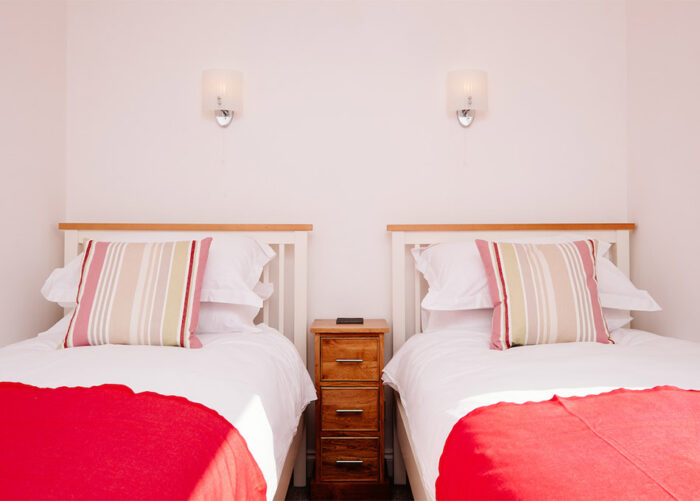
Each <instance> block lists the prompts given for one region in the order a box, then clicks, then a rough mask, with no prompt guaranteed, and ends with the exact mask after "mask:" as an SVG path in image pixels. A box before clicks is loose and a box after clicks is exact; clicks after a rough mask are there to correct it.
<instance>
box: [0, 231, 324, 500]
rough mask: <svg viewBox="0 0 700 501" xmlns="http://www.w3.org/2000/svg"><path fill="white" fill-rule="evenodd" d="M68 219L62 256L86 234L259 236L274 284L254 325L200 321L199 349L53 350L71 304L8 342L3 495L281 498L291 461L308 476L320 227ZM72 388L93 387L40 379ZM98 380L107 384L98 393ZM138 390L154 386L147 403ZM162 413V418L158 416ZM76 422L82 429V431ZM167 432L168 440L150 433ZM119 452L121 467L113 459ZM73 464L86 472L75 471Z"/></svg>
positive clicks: (69, 255) (298, 474)
mask: <svg viewBox="0 0 700 501" xmlns="http://www.w3.org/2000/svg"><path fill="white" fill-rule="evenodd" d="M60 228H61V229H62V230H64V233H65V263H66V265H68V264H69V263H71V262H72V261H73V260H74V259H75V258H76V256H78V254H79V252H81V251H82V250H83V243H84V242H85V241H86V240H89V239H93V240H99V241H131V242H154V241H176V240H186V239H198V238H205V237H209V236H213V238H214V239H215V240H217V241H219V242H226V241H227V240H229V239H232V238H239V237H241V236H244V237H250V238H252V239H254V240H256V241H258V242H261V243H263V244H267V245H270V246H271V247H272V248H274V250H275V251H276V253H277V258H276V259H275V260H273V261H271V262H270V263H269V264H267V265H266V266H265V268H264V270H263V272H262V276H261V277H260V279H261V280H262V281H263V282H265V283H272V284H273V285H274V291H275V292H274V294H273V295H272V297H271V298H269V299H268V300H266V301H265V302H264V305H263V308H262V311H261V312H260V317H261V318H260V320H262V321H264V323H265V325H263V326H261V327H260V328H259V329H257V330H258V331H257V332H217V333H203V334H200V333H198V334H197V336H198V337H199V339H200V340H201V343H202V345H203V347H202V348H201V349H183V348H178V347H172V346H142V345H118V344H103V345H100V346H83V347H78V348H69V349H57V347H58V346H59V345H60V344H62V342H63V340H64V337H65V335H66V330H67V329H68V325H69V322H70V319H71V315H70V314H68V315H66V317H65V318H64V319H62V320H61V321H59V322H58V323H57V324H56V325H54V326H53V327H52V328H50V329H49V330H48V331H46V332H44V333H41V334H40V335H38V336H37V337H34V338H32V339H28V340H25V341H23V342H20V343H16V344H14V345H11V346H8V347H5V348H3V349H2V350H0V381H2V382H4V383H3V384H5V387H4V388H3V390H4V391H5V393H3V398H4V399H5V402H3V403H4V406H3V411H2V417H3V423H4V425H5V427H4V429H3V430H2V431H0V435H2V443H3V449H4V450H3V453H2V456H3V460H2V461H1V463H2V467H3V470H2V472H1V473H0V477H1V479H2V480H0V485H2V487H0V492H1V493H2V495H1V496H0V497H3V498H66V497H72V498H80V497H82V498H96V497H106V498H149V497H150V498H153V497H157V498H173V497H174V498H182V497H198V498H201V497H208V498H212V497H213V498H217V497H218V498H228V497H238V498H240V497H245V498H259V497H261V496H262V497H265V498H267V499H277V500H278V499H284V497H285V494H286V492H287V487H288V485H289V482H290V478H291V475H292V470H294V483H295V484H296V485H304V483H305V481H306V447H305V443H306V434H305V425H304V419H303V416H304V414H303V413H304V410H305V408H306V406H307V405H308V404H309V403H310V402H311V401H313V400H315V398H316V395H315V390H314V387H313V383H312V382H311V379H310V377H309V374H308V370H307V368H306V339H307V302H306V287H307V234H308V232H309V231H310V230H311V226H310V225H188V224H186V225H178V224H168V225H149V224H126V225H121V224H70V223H68V224H61V225H60ZM256 280H257V278H256ZM290 292H291V294H290ZM290 296H291V297H290ZM283 333H290V334H291V335H290V336H289V338H288V337H285V335H284V334H283ZM12 383H18V384H17V385H15V386H13V385H12ZM25 385H30V386H25ZM99 385H106V386H99ZM115 385H121V386H119V387H117V386H115ZM34 387H37V388H34ZM65 387H68V388H73V387H80V388H86V389H92V390H93V391H92V392H88V391H87V390H86V391H85V392H83V393H81V394H79V395H76V394H75V392H73V394H72V395H64V396H63V397H62V398H61V399H58V396H59V394H58V393H56V392H54V393H53V394H47V393H40V392H39V391H38V389H44V388H65ZM90 387H96V388H99V389H101V390H103V391H102V393H99V394H97V393H95V388H90ZM124 387H126V388H128V389H129V390H131V391H132V392H134V393H135V394H136V395H133V394H131V393H130V392H129V391H128V390H127V389H125V388H124ZM20 390H23V392H24V393H22V392H20ZM28 390H33V391H32V393H27V391H28ZM143 392H147V393H143ZM64 393H65V392H64ZM139 395H146V396H150V397H154V398H150V399H149V400H146V401H141V402H139V401H138V398H135V396H139ZM160 396H166V397H168V399H167V400H164V399H161V398H159V397H160ZM156 397H158V398H156ZM171 397H184V398H185V399H187V400H188V401H189V402H191V403H193V404H195V405H196V404H201V405H199V406H195V407H192V406H189V407H187V409H182V408H181V407H178V405H180V404H182V403H183V401H181V400H178V399H177V398H171ZM53 399H56V400H53ZM37 401H39V402H41V401H46V402H49V401H53V408H51V407H49V408H48V409H33V410H32V412H33V414H30V413H29V409H30V407H31V406H32V405H34V404H33V402H37ZM110 401H114V402H120V403H119V405H120V406H123V407H124V408H127V406H133V411H132V412H131V413H130V414H129V415H126V416H116V415H115V414H114V413H113V411H114V410H115V409H114V407H115V406H117V405H118V404H117V403H114V404H110V403H109V402H110ZM57 403H58V404H57ZM47 405H48V404H47ZM57 407H58V408H57ZM129 408H131V407H129ZM25 410H26V411H27V415H24V412H25ZM180 411H182V415H183V416H184V415H188V414H191V420H190V421H189V422H184V421H183V422H180V421H178V420H175V419H173V420H172V421H170V419H169V417H170V415H172V413H173V412H180ZM211 411H214V412H213V413H212V412H211ZM158 412H162V413H163V415H164V416H165V419H166V422H157V421H158V420H159V418H158V414H157V413H158ZM137 413H143V416H139V415H135V414H137ZM162 417H163V416H161V418H162ZM221 418H223V420H225V421H222V419H221ZM117 419H119V422H117ZM22 420H23V421H22ZM67 420H71V421H72V422H69V423H67V424H66V423H65V422H66V421H67ZM112 421H113V422H112ZM32 422H34V424H33V425H32V426H31V429H27V426H29V425H28V424H27V423H32ZM8 423H10V424H8ZM231 426H233V429H232V428H231ZM23 427H24V428H23ZM81 428H82V429H83V430H85V432H84V433H83V434H82V435H80V436H74V435H73V434H74V432H78V431H79V430H80V429H81ZM149 431H150V432H149ZM234 432H237V433H236V437H234V436H233V435H234ZM217 433H218V435H217ZM118 434H128V435H129V436H124V437H119V436H116V437H115V435H118ZM158 434H161V435H162V437H161V441H160V442H152V440H155V439H156V438H157V437H155V436H156V435H158ZM222 434H223V435H222ZM240 437H242V438H243V441H241V440H240ZM9 444H12V446H10V445H9ZM105 444H109V445H108V446H106V445H105ZM105 447H109V449H110V450H105ZM206 447H208V448H209V449H206ZM61 449H62V450H61ZM119 449H124V450H119ZM154 449H155V450H154ZM246 449H247V450H246ZM70 450H73V457H70V456H71V455H70V453H69V452H68V451H70ZM115 450H116V452H115ZM178 451H179V452H178ZM227 451H228V452H227ZM83 452H84V453H85V454H84V457H83ZM183 452H184V453H183ZM248 452H249V454H248ZM76 456H78V457H76ZM114 461H119V463H120V466H117V465H110V464H104V463H109V462H114ZM113 466H114V467H113ZM236 471H237V472H238V473H236ZM66 472H69V473H70V476H71V477H75V478H77V479H80V483H79V484H76V483H74V482H73V481H72V480H66V477H67V475H66ZM142 473H143V474H144V476H143V477H141V475H142ZM261 475H262V478H261ZM190 480H192V481H190ZM178 482H180V483H181V484H182V485H178ZM187 482H189V484H188V483H187ZM62 489H63V490H62Z"/></svg>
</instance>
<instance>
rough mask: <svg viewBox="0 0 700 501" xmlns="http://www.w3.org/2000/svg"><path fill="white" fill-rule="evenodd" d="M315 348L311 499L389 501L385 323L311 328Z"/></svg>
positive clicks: (318, 322) (321, 322)
mask: <svg viewBox="0 0 700 501" xmlns="http://www.w3.org/2000/svg"><path fill="white" fill-rule="evenodd" d="M311 332H312V333H313V334H314V335H315V347H316V392H317V394H318V401H317V402H316V469H315V472H314V477H313V479H312V481H311V498H312V499H388V498H390V497H391V486H390V484H389V481H388V480H387V478H386V472H385V468H384V388H383V386H382V381H381V377H382V368H383V366H384V334H385V333H387V332H389V325H388V324H387V323H386V321H385V320H378V319H366V320H365V322H364V324H346V325H336V323H335V320H315V321H314V322H313V324H311Z"/></svg>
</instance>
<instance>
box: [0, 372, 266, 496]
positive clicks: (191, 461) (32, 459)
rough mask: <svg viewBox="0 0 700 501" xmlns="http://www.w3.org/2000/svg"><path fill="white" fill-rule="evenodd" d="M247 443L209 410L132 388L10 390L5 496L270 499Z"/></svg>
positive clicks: (5, 391) (0, 395) (0, 434)
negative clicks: (132, 389)
mask: <svg viewBox="0 0 700 501" xmlns="http://www.w3.org/2000/svg"><path fill="white" fill-rule="evenodd" d="M265 490H266V484H265V479H264V478H263V475H262V473H261V471H260V468H259V467H258V465H257V464H256V462H255V460H254V459H253V457H252V456H251V454H250V451H249V450H248V447H247V445H246V443H245V440H244V439H243V438H242V437H241V436H240V434H239V433H238V431H237V430H236V429H235V428H234V427H233V426H231V424H230V423H229V422H228V421H226V420H225V419H224V418H223V417H221V416H220V415H219V414H217V413H216V412H214V411H212V410H211V409H208V408H207V407H205V406H203V405H199V404H195V403H192V402H190V401H189V400H186V399H184V398H180V397H172V396H163V395H159V394H157V393H150V392H144V393H137V394H135V393H134V392H133V391H131V390H130V389H129V388H127V387H126V386H121V385H102V386H96V387H92V388H56V389H47V388H36V387H34V386H28V385H24V384H19V383H0V498H4V499H18V498H19V499H47V498H52V499H186V498H200V499H201V498H209V499H211V498H215V499H265Z"/></svg>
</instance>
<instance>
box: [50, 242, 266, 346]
mask: <svg viewBox="0 0 700 501" xmlns="http://www.w3.org/2000/svg"><path fill="white" fill-rule="evenodd" d="M274 257H275V251H274V250H273V249H272V248H271V247H270V246H269V245H266V244H262V243H260V242H258V241H256V240H254V239H252V238H248V237H243V236H235V235H232V236H227V237H226V238H225V239H219V238H216V239H213V240H212V241H211V245H210V247H209V256H208V259H206V258H205V260H206V263H205V264H206V265H205V267H204V275H203V277H202V280H201V297H200V304H199V321H198V323H197V328H196V332H197V333H219V332H257V331H259V328H258V327H256V326H255V324H254V320H255V318H256V317H257V315H258V313H259V311H260V308H262V306H263V301H265V300H266V299H268V298H269V297H270V296H271V295H272V292H273V286H272V284H267V283H261V282H260V276H261V274H262V271H263V268H264V267H265V265H266V264H267V263H269V262H270V261H271V260H272V259H273V258H274ZM83 260H84V253H82V254H80V255H79V256H77V257H76V258H75V259H73V260H72V261H71V262H70V263H68V264H67V265H66V266H65V267H64V268H57V269H55V270H54V271H53V272H52V273H51V275H50V276H49V277H48V279H47V280H46V282H45V283H44V285H43V287H42V288H41V293H42V295H43V296H44V297H45V298H46V299H47V300H48V301H52V302H55V303H58V304H59V305H60V306H61V307H63V308H66V309H69V310H71V309H74V308H75V307H76V299H77V296H78V287H79V285H80V280H81V274H82V268H83ZM69 314H72V312H69Z"/></svg>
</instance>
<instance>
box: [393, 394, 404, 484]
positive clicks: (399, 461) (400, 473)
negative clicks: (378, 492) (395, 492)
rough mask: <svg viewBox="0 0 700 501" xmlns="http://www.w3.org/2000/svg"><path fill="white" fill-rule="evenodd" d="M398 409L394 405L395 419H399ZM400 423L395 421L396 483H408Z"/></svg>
mask: <svg viewBox="0 0 700 501" xmlns="http://www.w3.org/2000/svg"><path fill="white" fill-rule="evenodd" d="M397 414H398V409H397V408H396V405H394V421H397ZM397 430H398V423H397V422H395V423H394V484H396V485H406V467H405V466H404V464H403V456H402V455H401V446H400V445H399V434H398V431H397Z"/></svg>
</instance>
